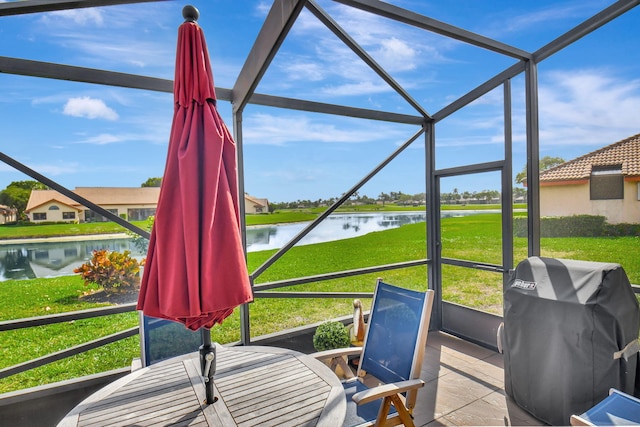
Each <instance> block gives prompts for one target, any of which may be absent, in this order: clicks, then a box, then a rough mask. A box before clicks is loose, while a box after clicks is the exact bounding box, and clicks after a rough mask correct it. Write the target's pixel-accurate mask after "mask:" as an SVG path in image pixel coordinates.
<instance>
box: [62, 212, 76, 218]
mask: <svg viewBox="0 0 640 427" xmlns="http://www.w3.org/2000/svg"><path fill="white" fill-rule="evenodd" d="M75 218H76V213H75V212H62V219H75Z"/></svg>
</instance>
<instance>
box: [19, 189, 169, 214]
mask: <svg viewBox="0 0 640 427" xmlns="http://www.w3.org/2000/svg"><path fill="white" fill-rule="evenodd" d="M73 192H74V193H76V194H77V195H79V196H82V197H84V198H85V199H87V200H89V201H91V202H93V203H95V204H97V205H155V204H157V203H158V196H159V195H160V187H76V189H75V190H73ZM51 200H57V201H58V202H60V203H63V204H65V205H69V206H72V207H75V208H76V209H77V208H79V207H80V206H81V205H80V204H79V203H78V202H76V201H75V200H73V199H70V198H69V197H67V196H65V195H63V194H61V193H58V192H57V191H55V190H33V191H31V196H30V197H29V202H28V203H27V209H26V210H27V211H29V210H31V209H34V208H36V207H38V206H40V205H42V204H44V203H47V202H49V201H51Z"/></svg>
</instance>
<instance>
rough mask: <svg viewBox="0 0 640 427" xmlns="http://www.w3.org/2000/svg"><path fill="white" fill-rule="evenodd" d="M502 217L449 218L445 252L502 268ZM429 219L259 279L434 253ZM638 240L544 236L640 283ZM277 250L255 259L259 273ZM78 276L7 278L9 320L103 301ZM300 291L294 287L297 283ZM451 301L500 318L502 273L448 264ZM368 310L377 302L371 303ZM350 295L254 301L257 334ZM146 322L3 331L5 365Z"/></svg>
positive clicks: (114, 348) (72, 373) (53, 373)
mask: <svg viewBox="0 0 640 427" xmlns="http://www.w3.org/2000/svg"><path fill="white" fill-rule="evenodd" d="M499 219H500V215H499V214H481V215H474V216H469V217H464V218H445V219H443V221H442V253H443V256H445V257H451V258H460V259H468V260H474V261H482V262H488V263H495V264H501V238H500V224H499ZM425 236H426V232H425V224H424V223H422V224H410V225H405V226H403V227H400V228H397V229H392V230H387V231H381V232H376V233H371V234H368V235H365V236H362V237H357V238H353V239H345V240H340V241H335V242H326V243H320V244H315V245H308V246H298V247H294V248H293V249H292V250H291V251H290V252H289V253H288V254H286V255H284V256H283V257H282V258H281V259H280V260H278V261H277V262H276V263H275V264H274V265H273V266H272V267H271V268H269V269H267V270H266V272H265V273H264V274H263V275H262V276H260V277H259V278H258V279H257V281H256V282H257V283H264V282H267V281H274V280H282V279H287V278H293V277H300V276H310V275H316V274H321V273H327V272H332V271H340V270H349V269H354V268H360V267H367V266H373V265H379V264H388V263H394V262H401V261H408V260H415V259H422V258H425V246H426V243H425V242H426V237H425ZM639 243H640V238H638V237H619V238H555V239H542V242H541V245H542V254H543V255H544V256H553V257H560V258H575V259H584V260H594V261H607V262H617V263H620V264H622V265H623V267H624V268H625V270H626V272H627V274H628V276H629V278H630V280H631V282H632V283H636V284H640V258H639V257H637V248H638V244H639ZM514 245H515V260H514V263H517V262H518V261H519V260H521V259H524V258H525V257H526V255H527V249H526V247H527V245H526V239H523V238H516V239H515V240H514ZM274 252H275V251H264V252H255V253H250V254H249V255H248V264H249V268H250V270H251V271H253V270H255V269H256V268H257V267H258V266H259V265H260V264H261V263H262V262H264V261H265V260H266V259H268V257H269V256H271V255H272V254H273V253H274ZM378 275H379V274H369V275H365V276H358V277H351V278H343V279H335V280H328V281H323V282H319V283H311V284H306V285H300V286H297V287H295V290H298V291H302V290H304V291H372V290H373V287H374V283H375V279H376V277H377V276H378ZM383 277H384V278H385V280H387V281H389V282H390V283H394V284H398V285H401V286H405V287H410V288H415V289H425V287H426V267H413V268H407V269H402V270H395V271H388V272H385V273H384V274H383ZM91 290H92V289H91V288H87V287H85V286H84V284H83V283H82V281H81V280H80V279H79V278H78V277H76V276H72V277H65V278H55V279H34V280H23V281H6V282H2V283H0V319H1V320H7V319H16V318H23V317H32V316H41V315H44V314H52V313H58V312H65V311H72V310H78V309H84V308H91V307H95V306H97V304H95V303H88V302H84V301H80V300H79V299H78V298H79V296H80V295H82V293H83V292H87V291H91ZM288 290H291V289H288ZM443 295H444V298H445V300H448V301H452V302H457V303H461V304H465V305H468V306H471V307H475V308H478V309H482V310H486V311H489V312H493V313H496V314H500V313H501V310H502V283H501V275H500V274H496V273H490V272H485V271H477V270H470V269H465V268H460V267H452V266H444V268H443ZM363 302H364V304H365V307H368V305H369V304H370V301H363ZM351 312H352V304H351V300H350V299H314V300H311V299H272V298H263V299H259V300H257V301H255V302H254V303H253V304H251V305H250V314H251V332H252V335H253V336H257V335H263V334H267V333H271V332H275V331H279V330H283V329H288V328H292V327H296V326H302V325H306V324H310V323H314V322H319V321H323V320H327V319H330V318H333V317H337V316H341V315H345V314H350V313H351ZM136 325H137V315H136V313H126V314H121V315H118V316H111V317H105V318H98V319H90V320H82V321H76V322H68V323H64V324H58V325H51V326H47V327H37V328H30V329H25V330H19V331H11V332H2V335H1V337H0V338H1V341H2V346H1V347H0V368H2V367H6V366H10V365H13V364H16V363H20V362H23V361H26V360H29V359H31V358H34V357H37V356H41V355H44V354H47V353H51V352H53V351H57V350H60V349H63V348H65V347H68V346H70V345H74V344H78V343H81V342H85V341H89V340H92V339H95V338H97V337H99V336H104V335H108V334H110V333H113V332H115V331H118V330H122V329H126V328H129V327H132V326H136ZM239 334H240V332H239V315H238V313H237V311H236V313H234V315H232V316H231V317H230V318H228V319H227V320H226V321H225V322H224V324H223V325H220V326H216V327H215V328H213V330H212V337H213V339H214V340H217V341H218V342H221V343H226V342H232V341H237V340H239V339H240V335H239ZM138 356H139V347H138V338H137V337H133V338H129V339H127V340H124V341H121V342H118V343H114V344H111V345H109V346H106V347H104V348H101V349H97V350H93V351H91V352H88V353H85V354H83V355H79V356H76V357H73V358H69V359H66V360H63V361H60V362H56V363H54V364H51V365H48V366H45V367H41V368H38V369H36V370H33V371H30V372H27V373H24V374H19V375H14V376H12V377H9V378H7V379H4V380H1V381H0V392H7V391H10V390H16V389H20V388H25V387H30V386H34V385H38V384H42V383H45V382H54V381H59V380H62V379H66V378H71V377H78V376H83V375H88V374H91V373H95V372H101V371H106V370H109V369H114V368H118V367H123V366H128V365H129V364H130V362H131V359H132V358H134V357H138Z"/></svg>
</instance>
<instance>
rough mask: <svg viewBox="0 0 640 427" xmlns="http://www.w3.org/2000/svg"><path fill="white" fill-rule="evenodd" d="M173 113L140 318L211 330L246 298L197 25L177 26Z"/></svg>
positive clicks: (227, 167) (225, 160) (229, 144)
mask: <svg viewBox="0 0 640 427" xmlns="http://www.w3.org/2000/svg"><path fill="white" fill-rule="evenodd" d="M174 99H175V111H174V117H173V124H172V128H171V135H170V139H169V149H168V155H167V162H166V167H165V172H164V176H163V179H162V187H161V189H160V196H159V200H158V208H157V211H156V217H155V222H154V225H153V229H152V231H151V238H150V241H149V250H148V253H147V260H146V264H145V268H144V274H143V277H142V282H141V286H140V295H139V298H138V309H139V310H142V311H143V312H144V313H145V314H146V315H148V316H152V317H158V318H163V319H169V320H174V321H178V322H181V323H184V324H185V326H186V327H187V328H189V329H192V330H197V329H199V328H211V327H212V326H213V325H215V324H216V323H220V322H222V321H223V320H224V319H225V318H226V317H227V316H229V315H230V314H231V313H232V312H233V309H234V308H235V307H237V306H239V305H241V304H244V303H247V302H250V301H251V300H252V291H251V285H250V282H249V276H248V274H247V267H246V262H245V257H244V251H243V246H242V240H241V234H240V216H239V209H238V186H237V161H236V145H235V142H234V141H233V138H232V136H231V134H230V133H229V130H228V129H227V127H226V126H225V124H224V122H223V121H222V119H221V117H220V115H219V114H218V111H217V109H216V95H215V90H214V84H213V73H212V71H211V64H210V62H209V54H208V51H207V46H206V42H205V38H204V34H203V32H202V29H201V28H200V27H199V26H198V24H197V23H196V22H189V21H187V22H184V23H183V24H182V25H181V26H180V28H179V29H178V47H177V55H176V71H175V80H174Z"/></svg>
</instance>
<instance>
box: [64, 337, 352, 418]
mask: <svg viewBox="0 0 640 427" xmlns="http://www.w3.org/2000/svg"><path fill="white" fill-rule="evenodd" d="M216 353H217V367H216V373H215V376H214V385H215V387H214V393H215V397H216V398H217V401H216V402H215V403H213V404H206V403H205V387H204V379H203V378H202V377H201V376H200V360H199V355H198V353H191V354H188V355H184V356H179V357H176V358H172V359H169V360H165V361H163V362H159V363H157V364H154V365H151V366H149V367H146V368H142V369H139V370H136V371H133V372H132V373H130V374H128V375H126V376H125V377H122V378H120V379H119V380H117V381H114V382H113V383H111V384H109V385H107V386H105V387H104V388H102V389H101V390H98V391H97V392H95V393H94V394H92V395H91V396H89V397H88V398H87V399H85V400H84V401H83V402H81V403H80V404H78V405H77V406H76V407H75V408H74V409H73V410H72V411H71V412H69V414H67V416H65V418H64V419H63V420H62V421H61V422H60V423H59V424H58V427H68V426H73V427H76V426H101V427H102V426H108V425H117V426H127V425H131V426H133V425H135V426H152V425H155V426H157V425H172V426H174V425H175V426H196V425H197V426H207V425H208V426H225V427H226V426H288V425H292V426H293V425H308V426H330V427H334V426H336V425H342V422H343V420H344V417H345V413H346V401H345V394H344V390H343V387H342V385H341V383H340V380H339V379H338V378H337V377H336V375H335V374H334V373H333V372H332V371H331V370H330V369H329V368H328V367H327V366H326V365H324V364H323V363H321V362H319V361H317V360H316V359H314V358H313V357H311V356H308V355H305V354H302V353H299V352H297V351H293V350H286V349H281V348H277V347H262V346H245V347H242V346H241V347H223V346H220V345H216Z"/></svg>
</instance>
